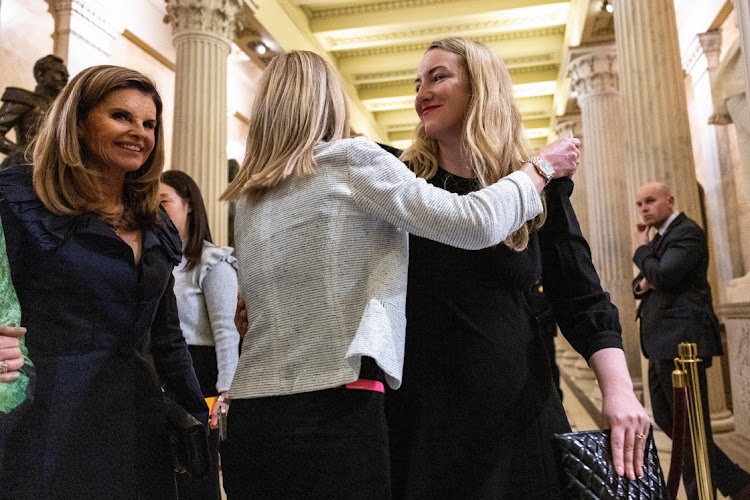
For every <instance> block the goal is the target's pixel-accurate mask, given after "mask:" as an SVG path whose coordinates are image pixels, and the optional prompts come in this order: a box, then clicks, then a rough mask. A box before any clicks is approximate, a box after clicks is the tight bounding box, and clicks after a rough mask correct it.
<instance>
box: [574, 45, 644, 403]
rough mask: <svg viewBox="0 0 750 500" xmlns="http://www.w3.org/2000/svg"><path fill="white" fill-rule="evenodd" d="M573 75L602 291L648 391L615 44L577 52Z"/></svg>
mask: <svg viewBox="0 0 750 500" xmlns="http://www.w3.org/2000/svg"><path fill="white" fill-rule="evenodd" d="M570 57H571V62H570V66H569V70H568V74H569V76H570V78H571V88H572V89H573V90H575V92H576V93H577V95H578V105H579V106H580V107H581V118H582V120H581V121H582V125H583V142H584V143H585V144H586V149H585V150H584V152H583V163H584V164H585V165H586V166H587V168H586V169H585V170H586V172H585V176H586V184H587V186H596V188H595V189H587V190H586V195H587V201H588V209H589V210H588V211H589V227H590V230H591V234H590V238H589V244H590V246H591V253H592V256H593V258H594V264H595V265H596V268H597V271H598V272H599V276H600V278H601V280H602V287H603V288H604V289H605V290H606V291H608V292H609V293H610V296H611V298H612V303H614V304H615V305H616V306H617V308H618V309H619V311H620V318H621V323H622V340H623V347H624V348H625V358H626V360H627V363H628V370H630V375H631V377H632V378H633V383H634V386H635V389H636V391H637V392H640V391H641V390H642V388H643V383H642V378H641V367H640V363H641V361H640V341H639V334H638V331H637V327H636V324H635V322H634V321H633V320H632V318H634V317H635V300H634V298H633V292H632V290H631V282H632V279H633V263H632V261H631V258H632V247H631V243H630V241H631V233H632V229H631V228H632V226H631V223H630V220H629V219H628V218H627V217H623V214H627V213H628V210H629V205H631V204H632V202H631V200H632V198H633V195H632V194H631V193H630V192H629V190H628V184H627V181H626V179H625V175H624V169H623V165H624V164H625V137H624V135H623V132H622V130H623V126H622V104H621V99H620V92H619V83H618V71H617V57H616V52H615V47H614V45H603V46H597V47H595V48H583V47H581V48H574V49H571V54H570Z"/></svg>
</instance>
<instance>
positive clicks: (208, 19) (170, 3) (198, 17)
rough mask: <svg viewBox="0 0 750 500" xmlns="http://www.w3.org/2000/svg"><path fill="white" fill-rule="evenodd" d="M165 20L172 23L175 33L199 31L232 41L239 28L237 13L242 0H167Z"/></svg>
mask: <svg viewBox="0 0 750 500" xmlns="http://www.w3.org/2000/svg"><path fill="white" fill-rule="evenodd" d="M165 1H166V3H167V15H166V16H165V17H164V22H165V23H169V24H171V25H172V32H173V34H174V35H179V34H181V33H183V32H188V31H197V32H203V33H206V34H211V35H215V36H218V37H221V38H224V39H225V40H227V41H229V42H231V41H232V39H234V35H235V33H236V31H237V29H238V26H237V22H236V21H235V15H236V14H237V12H238V11H239V10H240V8H241V6H242V2H241V0H165Z"/></svg>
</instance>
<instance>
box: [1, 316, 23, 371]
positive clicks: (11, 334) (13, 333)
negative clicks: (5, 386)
mask: <svg viewBox="0 0 750 500" xmlns="http://www.w3.org/2000/svg"><path fill="white" fill-rule="evenodd" d="M25 334H26V328H15V327H12V326H3V327H0V382H6V383H7V382H13V381H14V380H16V379H17V378H18V377H19V376H20V375H21V372H19V371H18V370H20V369H21V368H22V367H23V362H24V359H23V353H21V344H20V338H21V337H23V336H24V335H25Z"/></svg>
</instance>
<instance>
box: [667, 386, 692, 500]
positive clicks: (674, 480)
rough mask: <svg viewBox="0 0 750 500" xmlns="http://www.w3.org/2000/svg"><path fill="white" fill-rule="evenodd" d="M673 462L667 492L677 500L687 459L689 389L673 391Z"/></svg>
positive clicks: (673, 499) (676, 388) (674, 389)
mask: <svg viewBox="0 0 750 500" xmlns="http://www.w3.org/2000/svg"><path fill="white" fill-rule="evenodd" d="M672 394H673V398H674V399H673V402H674V404H673V405H672V460H671V462H670V464H669V479H668V480H667V491H668V492H669V498H671V499H672V500H675V499H676V498H677V490H679V489H680V477H681V476H682V464H683V463H684V459H685V438H686V436H685V433H686V430H687V409H688V408H687V404H688V401H687V387H674V388H673V389H672Z"/></svg>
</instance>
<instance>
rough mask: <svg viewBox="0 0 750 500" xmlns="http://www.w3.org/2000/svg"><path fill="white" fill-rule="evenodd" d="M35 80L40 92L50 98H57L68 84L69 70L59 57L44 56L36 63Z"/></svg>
mask: <svg viewBox="0 0 750 500" xmlns="http://www.w3.org/2000/svg"><path fill="white" fill-rule="evenodd" d="M34 78H35V79H36V83H37V89H38V90H41V91H42V92H43V93H44V94H46V95H48V96H50V97H55V96H56V95H57V94H59V93H60V91H61V90H62V88H63V87H64V86H65V84H66V83H68V69H67V68H66V67H65V63H64V62H63V60H62V59H60V58H59V57H57V56H53V55H48V56H44V57H42V58H41V59H39V60H38V61H37V62H36V63H34Z"/></svg>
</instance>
